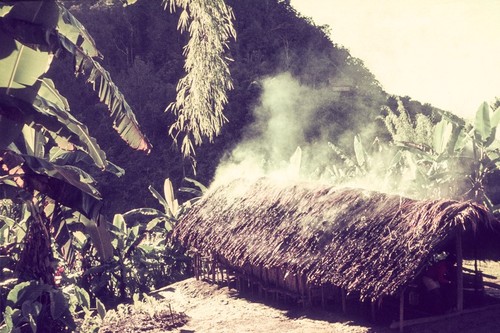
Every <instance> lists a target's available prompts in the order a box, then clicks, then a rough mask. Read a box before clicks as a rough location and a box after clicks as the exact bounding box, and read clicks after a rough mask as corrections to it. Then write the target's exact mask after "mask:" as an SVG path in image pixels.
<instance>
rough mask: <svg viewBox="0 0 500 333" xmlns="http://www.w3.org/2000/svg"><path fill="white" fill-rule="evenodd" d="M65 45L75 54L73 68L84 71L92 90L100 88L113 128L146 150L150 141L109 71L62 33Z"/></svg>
mask: <svg viewBox="0 0 500 333" xmlns="http://www.w3.org/2000/svg"><path fill="white" fill-rule="evenodd" d="M61 42H62V45H63V46H64V48H65V49H66V50H67V51H68V52H70V53H71V54H73V56H74V57H75V59H76V61H75V64H76V66H75V72H76V73H77V74H84V75H85V76H86V78H87V82H88V83H90V84H91V85H92V88H93V89H94V91H97V92H99V94H98V96H99V100H100V101H101V102H103V103H104V104H106V106H107V107H108V110H109V111H110V117H111V119H112V121H113V128H114V129H115V130H116V131H117V132H118V134H119V135H120V137H121V138H122V139H123V140H125V142H127V144H128V145H129V146H130V147H132V148H134V149H137V150H144V151H146V152H147V153H149V151H150V150H151V143H150V142H149V140H148V139H147V138H146V136H145V135H144V134H143V133H142V131H141V129H140V126H139V124H138V122H137V120H136V118H135V115H134V113H133V111H132V108H131V107H130V106H129V104H128V103H127V101H126V100H125V98H124V96H123V95H122V93H121V92H120V90H119V89H118V87H117V86H116V85H115V83H114V82H113V81H112V79H111V75H110V74H109V73H108V72H107V71H106V70H105V69H104V68H103V67H102V66H101V65H100V64H99V63H98V62H97V61H95V60H94V59H92V58H91V57H89V56H88V55H86V54H85V53H83V52H82V50H81V49H80V48H78V47H77V46H75V45H74V44H73V43H72V42H70V41H69V40H66V39H65V38H64V37H63V36H61Z"/></svg>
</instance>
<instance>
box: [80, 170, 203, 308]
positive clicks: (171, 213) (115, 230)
mask: <svg viewBox="0 0 500 333" xmlns="http://www.w3.org/2000/svg"><path fill="white" fill-rule="evenodd" d="M188 181H190V182H192V183H194V184H195V185H196V186H197V187H198V188H197V189H195V188H187V187H183V188H181V189H180V190H181V191H184V192H189V193H191V194H194V195H197V196H201V194H202V192H203V191H205V190H206V188H205V187H204V186H203V185H201V184H200V183H198V182H197V181H195V180H191V179H188ZM149 190H150V191H151V193H152V195H153V196H154V197H155V198H156V199H157V200H158V202H159V204H160V205H161V206H162V207H163V211H162V210H158V209H156V208H137V209H133V210H131V211H128V212H126V213H123V214H116V215H115V217H114V219H113V224H112V226H111V227H110V234H111V237H112V241H111V244H112V246H113V259H112V260H111V261H108V262H104V263H101V264H100V265H93V267H91V268H89V269H88V270H87V271H85V273H84V274H83V276H84V278H87V279H89V280H90V289H91V290H93V291H94V292H95V293H96V294H99V295H106V297H108V298H112V297H113V296H114V295H115V296H116V295H118V296H120V297H121V298H131V297H132V296H133V295H135V294H137V293H141V294H144V293H147V292H150V291H151V290H154V289H156V288H159V287H161V286H164V285H166V284H168V283H171V282H173V281H176V280H178V279H180V278H181V277H183V276H185V274H186V273H187V270H188V261H189V259H188V257H186V256H185V255H184V253H182V251H181V249H180V248H179V247H177V246H176V245H175V244H173V243H172V242H171V241H170V239H169V233H170V231H171V230H172V228H173V226H174V225H175V223H176V221H177V220H178V219H179V218H180V217H181V216H182V214H183V213H184V212H185V211H186V210H187V209H189V207H190V206H191V205H192V203H193V202H194V201H196V200H197V199H198V198H194V199H191V200H188V201H186V202H185V203H183V204H179V203H178V201H177V199H176V198H175V195H174V190H173V186H172V183H171V181H170V180H169V179H166V180H165V182H164V186H163V195H162V194H160V193H159V192H158V191H157V190H155V189H154V188H153V187H152V186H150V187H149Z"/></svg>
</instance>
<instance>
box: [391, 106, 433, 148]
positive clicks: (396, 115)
mask: <svg viewBox="0 0 500 333" xmlns="http://www.w3.org/2000/svg"><path fill="white" fill-rule="evenodd" d="M396 101H397V109H396V110H395V111H393V110H391V109H390V108H389V107H388V106H384V107H383V111H385V112H386V113H387V115H386V116H385V117H384V118H383V120H384V123H385V125H386V128H387V130H388V131H389V133H390V134H391V136H392V140H393V141H396V142H412V143H415V144H423V145H427V146H432V132H433V131H432V128H433V124H432V121H431V119H429V117H427V116H425V115H423V114H417V115H416V119H415V121H413V120H412V119H411V118H410V115H409V114H408V111H407V110H406V108H405V107H404V105H403V102H402V101H401V99H400V98H399V97H396Z"/></svg>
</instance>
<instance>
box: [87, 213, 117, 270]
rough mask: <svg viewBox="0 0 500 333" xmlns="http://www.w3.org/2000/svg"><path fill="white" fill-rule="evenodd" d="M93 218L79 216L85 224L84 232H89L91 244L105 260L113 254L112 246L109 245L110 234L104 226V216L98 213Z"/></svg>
mask: <svg viewBox="0 0 500 333" xmlns="http://www.w3.org/2000/svg"><path fill="white" fill-rule="evenodd" d="M96 220H97V221H98V223H96V222H95V221H94V220H91V219H88V218H86V217H85V216H83V215H81V216H80V221H81V223H83V225H84V226H85V229H86V232H87V233H88V234H89V236H90V238H91V240H92V244H93V245H94V247H95V248H96V250H97V253H98V254H99V257H100V258H101V259H102V261H106V260H108V259H109V258H111V257H112V256H113V246H112V245H111V236H110V234H109V231H108V229H107V228H106V220H105V219H104V216H102V215H101V214H99V216H98V218H97V219H96Z"/></svg>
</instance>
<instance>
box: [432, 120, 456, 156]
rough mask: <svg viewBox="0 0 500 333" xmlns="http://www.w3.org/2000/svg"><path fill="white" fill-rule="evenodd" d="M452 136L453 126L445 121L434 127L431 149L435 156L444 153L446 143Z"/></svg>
mask: <svg viewBox="0 0 500 333" xmlns="http://www.w3.org/2000/svg"><path fill="white" fill-rule="evenodd" d="M452 134H453V124H452V123H450V122H448V121H447V120H446V119H442V120H441V121H440V122H439V123H437V124H436V126H434V135H433V140H432V146H433V147H432V148H433V150H434V151H435V152H436V153H437V154H442V153H444V152H445V151H446V148H447V145H448V142H449V141H450V140H451V138H452Z"/></svg>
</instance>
